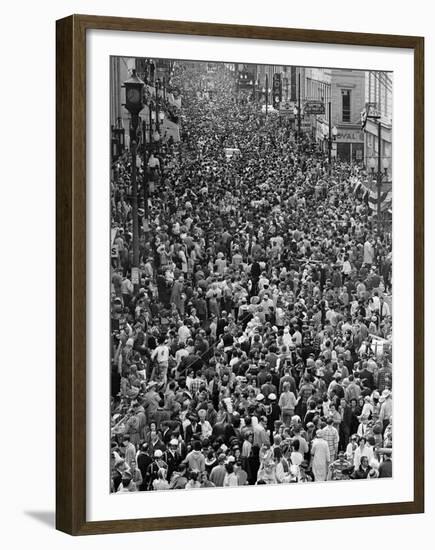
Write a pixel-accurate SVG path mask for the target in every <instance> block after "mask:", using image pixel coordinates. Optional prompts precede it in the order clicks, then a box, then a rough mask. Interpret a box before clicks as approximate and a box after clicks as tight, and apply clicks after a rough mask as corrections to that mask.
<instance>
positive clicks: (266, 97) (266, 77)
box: [266, 73, 269, 117]
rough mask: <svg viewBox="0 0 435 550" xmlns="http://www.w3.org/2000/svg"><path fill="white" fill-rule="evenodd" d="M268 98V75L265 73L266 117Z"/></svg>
mask: <svg viewBox="0 0 435 550" xmlns="http://www.w3.org/2000/svg"><path fill="white" fill-rule="evenodd" d="M268 100H269V77H268V74H267V73H266V117H267V102H268Z"/></svg>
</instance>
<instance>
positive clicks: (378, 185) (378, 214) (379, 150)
mask: <svg viewBox="0 0 435 550" xmlns="http://www.w3.org/2000/svg"><path fill="white" fill-rule="evenodd" d="M381 128H382V123H381V121H380V119H379V120H378V174H377V178H376V179H377V188H378V201H377V218H378V238H379V239H380V238H381V231H382V229H381V215H382V214H381V187H382V169H381V145H382V136H381V131H382V130H381Z"/></svg>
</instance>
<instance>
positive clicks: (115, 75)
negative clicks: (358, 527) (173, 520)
mask: <svg viewBox="0 0 435 550" xmlns="http://www.w3.org/2000/svg"><path fill="white" fill-rule="evenodd" d="M288 62H289V64H288V65H265V64H251V63H249V64H246V63H238V62H231V63H229V62H215V61H213V62H209V61H196V60H183V59H159V58H146V57H136V58H133V57H119V56H111V57H110V92H109V90H108V93H110V123H111V132H110V137H111V139H110V144H108V145H107V146H108V147H109V146H110V162H111V165H110V181H108V182H107V185H110V199H111V202H110V210H111V211H110V228H109V227H108V228H107V255H108V256H107V261H108V263H109V262H110V281H107V284H108V285H110V304H107V308H108V310H109V311H110V365H107V375H108V376H109V377H110V391H111V395H110V434H107V437H108V438H109V437H110V441H111V446H110V447H111V448H110V453H111V456H110V471H108V472H107V475H108V488H109V487H110V492H111V493H113V494H118V493H131V492H138V491H141V492H143V491H162V490H166V491H168V490H174V489H196V488H209V489H210V488H211V489H214V488H227V487H242V486H245V487H246V486H257V485H269V484H273V485H277V484H283V485H286V484H291V483H312V482H327V483H328V482H332V481H335V482H338V481H343V482H346V483H354V482H356V481H359V480H375V479H378V478H391V477H393V461H394V458H393V452H392V450H393V437H392V434H393V418H392V416H393V414H392V410H393V383H392V371H393V364H392V363H393V361H392V357H393V355H392V349H393V348H392V346H393V341H392V332H393V327H392V310H393V304H392V284H393V281H392V265H393V255H392V252H393V250H392V200H393V197H392V165H393V163H392V155H393V147H392V124H393V120H392V119H393V116H392V113H393V80H394V79H393V76H394V75H393V73H392V72H387V71H379V70H370V68H367V69H352V68H349V69H343V68H340V69H336V68H333V67H301V66H295V65H292V64H291V59H289V60H288ZM333 487H334V486H332V488H333ZM108 490H109V489H108ZM283 490H286V489H283ZM287 490H288V491H291V488H290V487H289V488H287ZM331 490H333V489H331ZM254 494H255V491H254ZM168 498H169V497H168Z"/></svg>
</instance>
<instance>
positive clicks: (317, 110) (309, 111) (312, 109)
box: [304, 99, 325, 115]
mask: <svg viewBox="0 0 435 550" xmlns="http://www.w3.org/2000/svg"><path fill="white" fill-rule="evenodd" d="M304 112H305V114H306V115H324V114H325V104H324V102H323V101H321V100H319V99H310V100H309V101H306V102H305V106H304Z"/></svg>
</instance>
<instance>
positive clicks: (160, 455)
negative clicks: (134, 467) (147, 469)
mask: <svg viewBox="0 0 435 550" xmlns="http://www.w3.org/2000/svg"><path fill="white" fill-rule="evenodd" d="M162 456H163V453H162V451H161V450H160V449H156V450H155V451H154V458H161V457H162Z"/></svg>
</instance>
